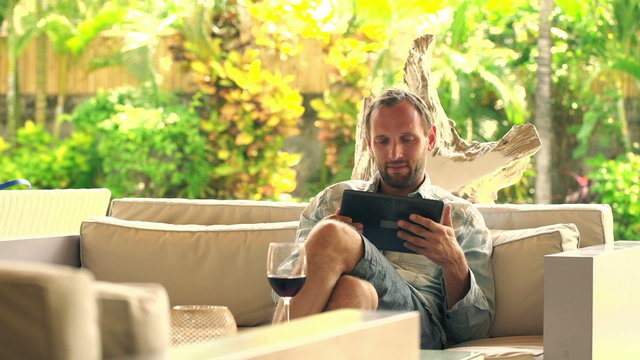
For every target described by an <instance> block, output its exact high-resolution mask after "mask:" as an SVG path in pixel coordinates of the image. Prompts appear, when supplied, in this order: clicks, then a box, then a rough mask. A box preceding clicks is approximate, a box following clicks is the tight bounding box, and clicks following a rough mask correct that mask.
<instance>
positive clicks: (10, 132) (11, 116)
mask: <svg viewBox="0 0 640 360" xmlns="http://www.w3.org/2000/svg"><path fill="white" fill-rule="evenodd" d="M15 6H16V1H15V0H10V1H9V5H8V11H7V23H8V25H9V26H8V36H7V65H8V66H7V95H6V96H7V138H8V139H9V143H11V144H13V143H15V141H16V133H17V129H18V122H19V120H20V89H19V82H18V79H19V76H18V48H17V45H16V33H15V29H14V28H13V9H14V8H15Z"/></svg>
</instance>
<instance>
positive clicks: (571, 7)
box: [555, 0, 583, 20]
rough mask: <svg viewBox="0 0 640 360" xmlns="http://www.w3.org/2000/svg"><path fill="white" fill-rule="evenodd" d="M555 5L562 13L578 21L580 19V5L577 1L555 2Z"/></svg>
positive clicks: (562, 0)
mask: <svg viewBox="0 0 640 360" xmlns="http://www.w3.org/2000/svg"><path fill="white" fill-rule="evenodd" d="M555 3H556V5H557V6H558V7H559V8H560V9H562V12H564V13H565V14H567V15H569V16H571V17H572V18H574V19H576V20H579V19H580V18H581V17H582V6H583V5H582V4H581V2H579V1H578V0H556V1H555Z"/></svg>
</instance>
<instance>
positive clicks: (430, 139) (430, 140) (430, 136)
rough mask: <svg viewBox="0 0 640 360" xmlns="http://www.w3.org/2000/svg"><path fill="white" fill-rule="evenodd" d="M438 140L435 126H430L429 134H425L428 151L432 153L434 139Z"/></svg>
mask: <svg viewBox="0 0 640 360" xmlns="http://www.w3.org/2000/svg"><path fill="white" fill-rule="evenodd" d="M437 138H438V128H436V126H435V125H431V128H430V129H429V132H428V133H427V141H428V144H429V146H428V149H429V151H433V149H435V148H436V139H437Z"/></svg>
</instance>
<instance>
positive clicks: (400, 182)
mask: <svg viewBox="0 0 640 360" xmlns="http://www.w3.org/2000/svg"><path fill="white" fill-rule="evenodd" d="M425 160H426V159H425ZM425 160H423V161H420V162H419V163H418V164H416V166H415V167H412V166H411V164H410V163H409V162H406V161H390V162H387V163H385V164H380V163H378V164H377V167H378V171H379V172H380V177H382V181H384V182H385V183H386V184H387V185H389V186H390V187H392V188H396V189H407V188H413V187H417V185H419V183H420V182H421V181H422V180H424V171H425V167H426V161H425ZM398 164H404V165H406V166H407V168H408V169H409V172H408V173H407V174H405V175H390V174H389V173H388V172H387V166H389V165H398Z"/></svg>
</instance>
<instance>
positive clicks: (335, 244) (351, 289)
mask: <svg viewBox="0 0 640 360" xmlns="http://www.w3.org/2000/svg"><path fill="white" fill-rule="evenodd" d="M305 247H306V252H307V261H308V273H307V280H306V282H305V284H304V287H303V288H302V290H301V291H300V292H299V293H298V294H297V295H296V296H295V297H294V298H293V300H292V301H291V318H292V319H293V318H298V317H302V316H307V315H311V314H317V313H319V312H322V311H323V310H325V309H335V308H338V307H357V304H366V305H367V307H370V306H371V304H373V303H375V305H376V306H377V294H376V293H375V290H373V291H371V290H372V288H373V286H371V285H370V284H368V283H367V282H366V281H364V280H360V279H357V278H355V277H352V276H349V277H346V278H348V279H347V280H341V279H342V277H344V276H343V274H345V273H349V272H351V271H353V269H354V268H355V266H356V265H357V264H358V262H359V261H360V259H362V257H363V255H364V245H363V243H362V238H361V237H360V234H359V233H358V232H357V231H355V230H354V229H353V228H352V227H351V226H349V225H347V224H345V223H342V222H339V221H334V220H325V221H322V222H320V223H318V224H317V225H316V226H315V227H314V228H313V230H312V231H311V233H310V234H309V237H308V238H307V242H306V245H305ZM359 282H364V283H366V284H358V283H359ZM367 284H368V285H369V286H370V287H371V288H368V287H367ZM334 292H335V294H334ZM362 297H364V299H362ZM370 297H375V300H372V299H370ZM349 298H351V300H349V301H347V299H349ZM330 303H331V304H330ZM347 304H350V305H348V306H347ZM374 308H375V307H374ZM282 315H283V314H282V304H281V303H279V304H278V307H277V308H276V313H275V314H274V322H279V321H280V320H281V318H282Z"/></svg>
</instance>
